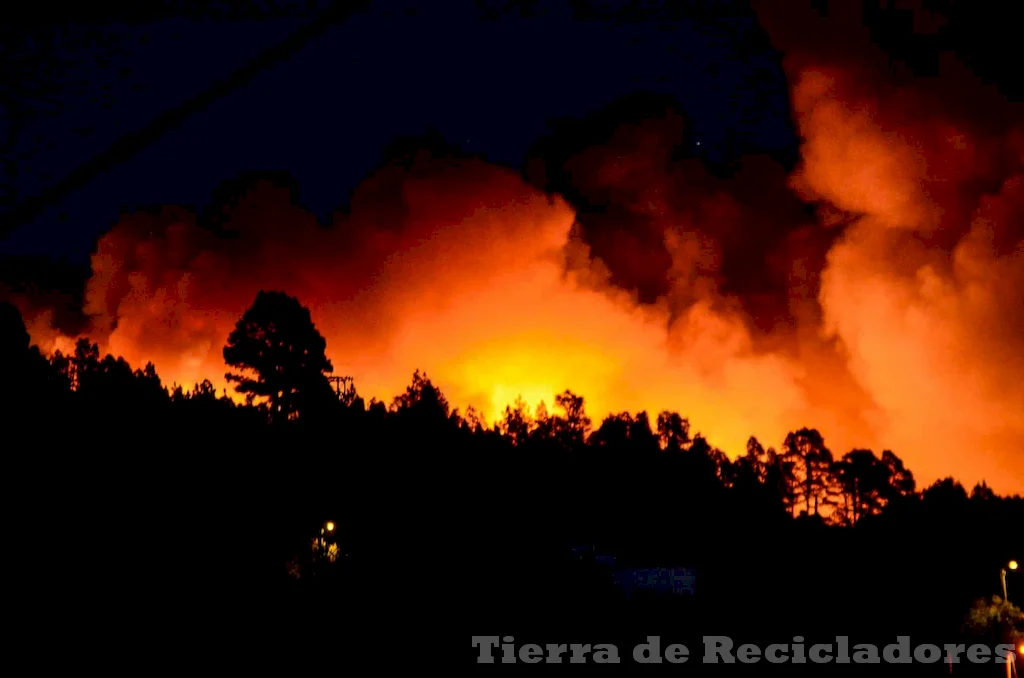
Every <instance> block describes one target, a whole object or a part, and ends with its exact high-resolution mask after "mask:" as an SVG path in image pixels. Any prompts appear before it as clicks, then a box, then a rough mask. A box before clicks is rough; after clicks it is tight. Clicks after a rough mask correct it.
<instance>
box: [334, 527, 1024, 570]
mask: <svg viewBox="0 0 1024 678" xmlns="http://www.w3.org/2000/svg"><path fill="white" fill-rule="evenodd" d="M327 531H328V532H334V523H332V522H331V521H329V520H328V521H327ZM1014 564H1016V563H1014ZM1010 567H1011V568H1012V569H1016V568H1014V567H1013V565H1011V566H1010Z"/></svg>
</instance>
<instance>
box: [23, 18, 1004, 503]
mask: <svg viewBox="0 0 1024 678" xmlns="http://www.w3.org/2000/svg"><path fill="white" fill-rule="evenodd" d="M780 40H781V41H782V42H783V43H785V38H780ZM781 47H782V48H783V49H786V50H787V55H788V61H787V63H786V70H787V75H788V77H789V78H790V82H791V84H792V92H791V94H792V104H793V113H794V117H795V122H796V124H797V126H798V129H799V132H800V134H801V136H802V138H803V145H802V148H801V162H800V164H799V166H798V167H797V169H796V170H795V171H794V172H793V173H791V174H789V175H788V176H787V174H786V172H785V171H784V170H782V169H781V168H780V167H779V166H778V165H775V164H774V163H772V162H771V161H767V160H765V159H762V158H752V159H749V161H746V162H745V163H744V166H743V169H742V170H741V172H740V173H739V174H738V175H737V176H735V177H733V178H731V179H721V178H718V177H714V176H712V175H711V174H710V173H708V172H707V171H706V170H705V169H704V168H703V167H702V165H701V163H700V162H699V161H697V160H695V159H683V160H678V159H675V157H674V156H673V154H672V150H673V148H674V145H678V144H679V143H680V135H681V134H682V130H684V128H685V125H684V124H683V122H682V119H681V118H680V117H678V116H676V115H675V114H674V113H673V112H672V111H666V112H665V114H664V115H663V116H661V117H660V118H657V119H650V118H646V119H645V120H644V121H642V122H637V121H636V120H626V121H622V122H621V124H620V125H618V126H617V127H616V128H615V129H613V130H611V133H610V134H609V135H608V136H606V137H605V138H603V139H595V140H591V142H590V146H588V147H587V148H584V149H572V152H571V153H568V154H567V157H564V158H560V159H559V160H558V163H557V164H558V165H559V166H558V167H555V166H554V164H552V163H554V161H552V160H551V159H550V158H548V159H547V161H548V163H549V166H548V168H547V169H548V170H549V171H548V177H549V178H550V176H551V174H552V172H551V170H553V169H557V170H559V171H562V173H563V174H564V175H565V177H568V178H567V179H565V181H568V182H569V183H571V184H572V186H562V185H558V184H552V183H551V182H550V181H545V183H544V184H543V185H541V186H537V185H531V182H530V181H528V180H527V179H524V178H522V177H521V176H520V175H519V174H518V173H516V172H513V171H510V170H508V169H505V168H500V167H496V166H492V165H488V164H486V163H484V162H482V161H480V160H475V159H457V160H452V159H450V158H436V157H431V156H430V155H429V154H422V155H420V156H417V157H416V158H415V160H414V161H412V162H403V163H397V162H396V163H393V164H391V165H389V166H385V167H384V168H383V169H381V170H380V171H379V172H378V173H377V174H375V175H374V176H372V177H371V178H369V179H368V180H367V181H365V182H364V184H363V185H362V186H361V187H360V189H359V190H358V191H357V192H356V194H355V195H354V196H353V198H352V201H351V209H350V210H348V211H347V212H345V213H339V214H338V215H337V217H336V218H335V220H334V223H333V224H330V225H329V226H327V227H325V226H323V225H321V224H319V223H318V222H317V220H316V218H315V217H314V216H313V215H311V214H309V213H308V212H306V211H305V210H304V209H303V208H302V207H300V206H299V205H298V204H296V202H295V199H294V196H293V195H292V193H291V191H290V190H289V189H288V188H286V187H283V186H281V185H280V184H275V183H274V182H272V181H265V182H257V183H255V184H252V185H249V186H244V187H242V188H240V189H239V190H238V191H236V193H235V195H234V197H233V198H232V200H226V201H225V202H224V204H225V205H229V207H228V208H227V211H226V212H224V213H223V214H221V215H219V217H218V219H217V223H216V225H215V226H211V224H210V223H209V221H210V220H209V219H205V218H201V217H200V216H197V215H195V214H193V213H191V212H189V211H187V210H183V209H179V208H167V209H165V210H163V211H161V212H159V213H152V214H139V215H134V216H129V217H125V218H124V219H123V220H122V221H121V222H120V223H118V224H117V225H115V226H114V227H113V229H112V230H111V231H110V232H109V233H107V234H106V235H105V236H103V238H102V239H101V240H100V241H99V243H98V245H97V249H96V253H95V254H94V256H93V258H92V268H93V275H92V278H91V279H90V280H89V282H88V286H87V296H86V300H85V308H84V310H85V312H86V313H87V314H88V315H89V316H90V318H91V327H89V328H88V330H87V332H86V334H88V335H89V336H90V337H92V338H93V339H94V340H96V341H98V342H99V343H100V346H101V349H102V350H103V351H105V352H110V353H112V354H114V355H121V356H124V357H125V358H126V359H127V360H128V361H129V362H130V363H131V364H132V365H133V366H139V365H142V364H145V363H146V362H148V361H152V362H153V363H154V364H155V366H156V368H157V371H158V373H159V374H160V375H161V378H162V379H163V381H164V383H165V384H168V385H169V384H171V383H178V384H181V385H184V386H186V387H189V386H191V384H193V383H194V382H198V381H201V380H203V379H210V380H211V381H212V382H213V383H214V384H215V385H216V386H217V387H218V389H220V388H223V387H224V386H225V381H224V379H223V375H224V373H225V372H226V371H227V370H226V367H225V365H224V361H223V358H222V353H221V352H222V349H223V346H224V344H225V340H226V338H227V335H228V333H229V332H230V330H231V328H232V327H233V325H234V323H235V322H236V320H237V319H238V318H239V317H240V316H241V314H242V313H243V312H244V311H245V309H246V308H247V306H248V305H249V304H251V303H252V301H253V299H254V297H255V296H256V294H257V292H258V291H259V290H261V289H267V290H280V291H284V292H287V293H288V294H291V295H294V296H296V297H297V298H298V299H299V300H300V301H301V302H302V303H303V304H305V305H306V306H307V307H309V309H310V311H311V312H312V315H313V319H314V321H315V322H316V324H317V327H318V328H319V329H320V331H321V332H322V333H323V334H324V336H325V337H326V339H327V343H328V355H329V356H330V358H331V360H332V361H333V363H334V365H335V370H336V373H338V374H346V375H351V376H352V377H353V378H354V380H355V384H356V386H357V388H358V390H359V392H360V394H361V395H363V396H364V397H365V398H367V399H369V398H370V397H376V398H378V399H381V400H386V401H387V400H390V398H391V397H392V396H394V395H396V394H398V393H399V392H401V391H402V390H403V389H404V387H405V386H406V385H407V384H408V383H409V380H410V376H411V375H412V373H413V371H414V370H415V369H422V370H426V371H427V373H428V374H429V375H430V377H431V378H432V379H433V380H434V382H435V383H437V384H438V385H439V386H440V388H441V389H442V390H443V392H444V393H445V394H446V396H447V397H448V399H449V400H450V401H451V402H452V404H453V405H455V406H458V407H461V408H466V407H468V406H472V407H474V408H475V409H477V410H478V411H480V412H482V413H483V414H484V415H485V417H486V418H487V419H488V420H489V421H492V422H493V421H495V420H496V419H497V418H499V417H500V414H501V413H502V412H503V411H504V408H505V406H506V405H508V404H511V403H512V402H513V401H514V400H515V399H516V397H517V396H522V397H523V398H524V399H525V400H526V401H527V402H528V403H530V404H531V405H533V406H536V405H537V404H539V402H540V401H542V400H543V401H546V404H547V406H548V407H551V406H552V404H553V403H552V401H553V396H554V394H555V393H557V392H561V391H562V390H564V389H566V388H568V389H571V390H573V391H574V392H576V393H578V394H581V395H583V396H584V397H585V398H586V403H587V410H588V412H589V413H590V414H591V416H592V417H594V418H595V419H597V418H600V417H603V416H604V415H606V414H608V413H611V412H618V411H624V410H629V411H633V412H635V411H638V410H642V409H645V410H647V411H649V412H652V413H656V412H657V411H660V410H663V409H672V410H678V411H679V412H681V413H683V414H684V415H685V416H688V417H689V418H690V420H691V421H692V422H693V426H694V429H695V430H699V431H700V432H701V433H703V434H705V435H706V436H707V437H708V438H709V439H710V440H711V441H712V442H713V443H714V444H716V445H718V446H719V447H721V448H722V449H723V450H725V451H726V452H727V453H730V454H736V453H739V452H741V451H742V450H743V447H744V444H745V442H746V440H747V438H748V437H749V436H751V435H756V436H758V437H759V438H760V439H761V440H762V441H765V443H766V444H775V445H777V444H778V443H780V442H781V441H782V439H783V437H784V436H785V434H786V432H787V431H790V430H794V429H795V428H799V427H801V426H805V425H806V426H815V427H817V428H819V429H820V430H821V431H822V432H823V433H824V434H825V436H826V440H827V442H828V443H829V446H830V447H832V448H833V449H835V450H841V451H843V452H845V451H847V450H849V449H851V448H853V447H870V448H873V449H876V450H879V451H880V450H882V449H887V448H891V449H893V450H895V451H896V452H897V453H898V454H899V455H900V456H901V457H902V458H903V459H905V460H906V461H907V464H908V466H910V467H912V468H913V469H914V471H915V473H916V474H917V475H918V477H919V479H920V480H921V481H922V482H925V483H927V482H931V481H932V480H935V479H936V478H937V477H939V476H940V475H948V474H952V475H954V476H955V477H957V478H958V479H960V480H962V481H963V482H965V483H973V482H976V481H980V480H982V479H984V480H986V481H987V482H988V484H989V485H990V486H992V487H993V488H994V489H996V490H997V491H1019V490H1020V489H1021V488H1022V487H1024V464H1021V463H1020V450H1021V449H1022V447H1024V380H1021V379H1020V375H1021V374H1024V350H1022V348H1024V347H1022V346H1021V342H1022V341H1024V304H1021V292H1020V290H1022V289H1024V257H1022V256H1021V255H1022V252H1024V250H1022V243H1024V241H1022V240H1021V235H1022V229H1021V226H1022V224H1024V134H1022V132H1024V127H1021V126H1015V125H1014V121H1015V120H1017V119H1018V118H1014V117H1013V116H1014V115H1016V114H1018V113H1019V112H1018V111H1013V110H1011V109H1010V108H1009V106H1008V105H1007V104H1006V103H1005V102H1003V101H1001V100H1000V99H999V97H998V96H997V95H994V94H993V93H992V92H991V91H990V90H989V89H987V88H986V87H984V86H982V85H980V84H978V83H974V82H968V84H966V85H965V84H964V77H962V74H960V73H955V74H954V75H952V76H950V77H951V81H950V82H951V84H950V88H949V89H947V90H940V89H939V86H938V85H937V84H936V83H927V88H925V87H923V86H921V87H919V86H918V85H917V84H916V83H914V82H909V83H908V82H901V81H897V80H896V79H895V78H890V77H888V74H887V73H883V72H881V71H878V72H876V71H877V69H875V70H872V69H873V66H872V62H871V61H870V60H867V59H865V60H864V61H862V62H860V63H858V64H857V65H856V68H854V67H853V66H850V64H848V63H846V62H845V61H840V60H837V59H831V58H828V57H827V56H821V55H818V56H817V58H814V59H812V58H799V57H800V55H801V51H800V50H801V49H802V46H801V45H786V44H783V45H781ZM844 59H845V57H844ZM883 76H884V77H883ZM971 88H973V89H971ZM964 92H970V93H972V96H974V97H975V98H976V100H977V101H990V100H991V101H993V102H994V103H993V105H992V106H991V107H987V108H985V109H984V111H985V112H984V114H985V115H986V116H988V115H990V114H991V120H978V119H977V118H972V117H969V116H967V115H965V114H964V112H963V110H962V108H961V107H958V106H956V105H955V102H951V103H949V106H948V107H946V106H945V104H946V103H947V102H949V97H963V96H964ZM945 110H948V111H950V113H949V115H948V116H943V117H938V116H937V114H936V111H945ZM972 110H973V109H972ZM531 181H532V183H533V184H536V183H538V182H536V181H533V180H532V179H531ZM570 188H571V189H572V190H569V189H570ZM567 196H569V197H567ZM581 196H582V197H581ZM587 200H590V201H591V203H592V204H590V205H586V206H584V205H582V204H581V203H582V202H586V201H587ZM804 204H811V205H814V207H815V210H814V216H813V217H811V216H808V214H809V212H808V211H807V210H803V209H802V207H803V205H804ZM595 205H597V207H599V209H594V207H595ZM616 219H618V221H616ZM20 305H21V306H22V308H23V310H24V311H25V312H26V321H27V324H28V326H29V330H30V333H31V335H32V339H33V341H34V342H36V343H38V344H39V345H40V346H41V347H42V348H43V349H44V350H48V351H52V350H55V349H61V350H67V348H68V347H69V346H70V344H71V343H72V342H73V340H74V337H73V336H67V335H65V334H63V333H61V332H60V331H59V330H58V329H56V328H54V327H53V325H52V322H51V321H52V316H51V315H49V314H48V313H46V312H41V311H39V310H38V306H33V305H32V301H31V300H28V299H20Z"/></svg>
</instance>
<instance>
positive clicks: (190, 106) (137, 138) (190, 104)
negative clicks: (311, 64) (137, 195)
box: [0, 0, 369, 235]
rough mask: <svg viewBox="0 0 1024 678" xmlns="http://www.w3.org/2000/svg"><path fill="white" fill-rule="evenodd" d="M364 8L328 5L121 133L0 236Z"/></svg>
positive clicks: (346, 1)
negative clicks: (217, 78)
mask: <svg viewBox="0 0 1024 678" xmlns="http://www.w3.org/2000/svg"><path fill="white" fill-rule="evenodd" d="M368 4H369V0H333V1H332V2H331V4H330V5H328V6H327V7H326V8H325V9H324V10H323V11H322V12H320V13H319V14H317V15H316V17H314V18H313V19H312V20H310V22H309V23H307V24H304V25H303V26H302V27H301V28H299V29H298V30H297V31H295V32H294V33H293V34H291V35H290V36H288V38H286V39H285V40H284V41H282V42H280V43H278V44H276V45H274V46H273V47H270V48H268V49H267V50H265V51H264V52H262V53H261V54H259V55H258V56H257V57H256V58H254V59H252V60H251V61H249V62H248V63H247V64H246V65H245V66H243V67H242V68H240V69H238V70H236V71H235V72H233V73H232V74H231V75H230V76H228V77H227V78H225V79H224V80H221V81H219V82H217V83H215V84H214V85H213V86H211V87H210V88H208V89H206V90H204V91H203V92H200V93H199V94H197V95H196V96H194V97H192V98H190V99H188V100H187V101H185V102H184V103H182V104H181V105H180V106H178V107H176V108H174V109H171V110H168V111H165V112H164V113H162V114H161V115H159V116H158V117H157V118H156V119H155V120H153V121H152V122H151V123H149V124H148V125H146V126H145V127H144V128H142V129H141V130H137V131H134V132H130V133H128V134H125V135H124V136H122V137H121V138H120V139H118V140H117V141H116V142H114V144H113V145H112V146H110V147H109V148H108V149H107V150H106V151H104V152H103V153H101V154H99V155H97V156H95V157H93V158H92V159H90V160H89V161H87V162H86V163H84V164H83V165H81V166H79V167H78V168H77V169H75V170H74V171H72V172H71V173H70V174H68V175H66V176H65V177H64V178H63V179H61V180H60V181H58V182H57V183H56V184H53V185H52V186H50V187H48V188H46V189H44V190H43V191H42V192H41V193H38V194H36V195H34V196H31V197H29V198H28V199H26V200H25V201H23V202H22V203H21V204H20V205H17V206H16V207H15V208H14V209H12V210H11V211H9V212H8V213H7V214H5V215H3V221H2V223H0V235H7V234H8V233H10V232H11V231H13V230H14V229H16V228H18V227H19V226H21V225H23V224H24V223H26V222H27V221H29V220H30V219H32V218H33V217H36V216H38V215H39V214H40V213H41V212H43V211H44V210H45V209H46V208H47V207H50V206H52V205H54V204H56V203H58V202H59V201H61V200H63V199H64V198H66V197H67V196H68V195H69V194H70V193H72V192H73V191H75V190H77V189H79V188H82V187H83V186H86V185H87V184H89V183H90V182H91V181H92V180H93V179H95V178H96V177H97V176H99V175H100V174H102V173H103V172H105V171H107V170H109V169H111V168H112V167H114V166H115V165H117V164H119V163H122V162H125V161H126V160H128V159H130V158H131V157H132V156H134V155H135V154H136V153H138V152H139V151H141V150H142V149H143V148H145V147H146V146H149V145H150V144H152V143H153V142H155V141H157V140H158V139H159V138H160V137H162V136H163V135H164V134H166V133H167V132H168V131H170V130H171V129H173V128H175V127H177V126H179V125H181V124H182V123H183V122H185V121H186V120H187V119H188V118H190V117H191V116H193V115H195V114H196V113H198V112H199V111H201V110H203V109H205V108H207V107H209V106H210V105H211V104H213V103H214V102H215V101H217V100H218V99H221V98H223V97H224V96H225V95H227V94H230V93H231V92H233V91H235V90H236V89H238V88H239V87H240V86H242V85H244V84H246V83H247V82H249V81H250V80H252V78H253V77H254V76H256V75H258V74H259V73H260V72H262V71H265V70H267V69H268V68H270V67H272V66H274V65H275V64H277V63H279V62H281V61H283V60H285V59H288V58H289V57H291V56H293V55H294V54H295V53H296V52H298V51H299V50H300V49H301V48H302V47H303V46H305V45H306V43H308V42H309V41H310V40H312V39H314V38H316V37H318V36H320V35H323V34H324V33H325V32H326V31H327V30H328V29H329V28H331V27H333V26H335V25H337V24H340V23H341V22H343V21H345V20H346V19H348V18H349V17H350V16H351V15H352V14H354V13H356V12H358V11H360V10H362V9H364V8H365V7H366V5H368Z"/></svg>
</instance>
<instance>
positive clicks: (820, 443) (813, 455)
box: [783, 428, 833, 516]
mask: <svg viewBox="0 0 1024 678" xmlns="http://www.w3.org/2000/svg"><path fill="white" fill-rule="evenodd" d="M783 449H784V450H785V452H784V455H785V459H786V461H789V462H792V463H793V468H794V469H795V471H796V474H797V479H798V481H799V482H798V484H797V486H796V492H797V495H798V497H799V499H800V501H802V502H803V504H804V511H805V512H806V514H807V515H808V516H812V515H819V509H820V508H822V507H824V506H827V505H829V504H830V503H831V499H832V497H831V494H832V490H833V488H832V486H831V481H832V480H833V477H832V474H831V468H832V461H833V460H832V452H830V451H829V449H828V448H827V447H825V439H824V438H823V437H822V435H821V433H819V432H818V431H817V430H816V429H808V428H802V429H800V430H799V431H796V432H794V433H790V434H789V435H787V436H786V440H785V442H784V443H783Z"/></svg>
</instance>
